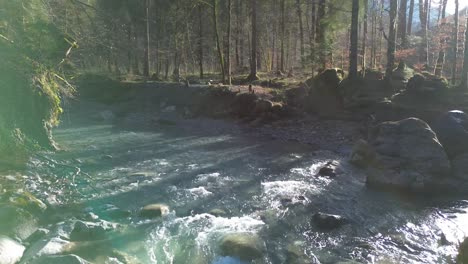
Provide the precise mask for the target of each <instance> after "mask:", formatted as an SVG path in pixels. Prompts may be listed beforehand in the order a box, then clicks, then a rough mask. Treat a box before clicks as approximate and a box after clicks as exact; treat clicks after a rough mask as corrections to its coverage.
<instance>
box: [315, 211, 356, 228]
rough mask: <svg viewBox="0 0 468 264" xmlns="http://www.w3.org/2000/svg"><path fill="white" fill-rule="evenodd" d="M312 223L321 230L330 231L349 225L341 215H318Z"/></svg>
mask: <svg viewBox="0 0 468 264" xmlns="http://www.w3.org/2000/svg"><path fill="white" fill-rule="evenodd" d="M312 222H313V223H314V224H315V225H316V226H317V227H318V228H320V229H325V230H330V229H335V228H338V227H340V226H342V225H344V224H346V223H348V220H347V219H346V218H344V217H343V216H340V215H333V214H325V213H316V214H314V216H313V217H312Z"/></svg>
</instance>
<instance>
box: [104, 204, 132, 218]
mask: <svg viewBox="0 0 468 264" xmlns="http://www.w3.org/2000/svg"><path fill="white" fill-rule="evenodd" d="M98 211H99V216H100V217H101V218H104V219H106V220H114V219H122V218H127V217H129V216H130V215H131V214H132V213H131V212H130V211H128V210H123V209H121V208H119V207H117V206H115V205H113V204H106V205H104V206H103V207H102V208H100V209H99V210H98Z"/></svg>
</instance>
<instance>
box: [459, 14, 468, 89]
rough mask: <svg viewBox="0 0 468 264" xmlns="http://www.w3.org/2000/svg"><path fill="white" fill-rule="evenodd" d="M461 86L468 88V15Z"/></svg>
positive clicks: (467, 18)
mask: <svg viewBox="0 0 468 264" xmlns="http://www.w3.org/2000/svg"><path fill="white" fill-rule="evenodd" d="M460 87H461V88H462V89H468V16H466V24H465V56H464V57H463V71H462V78H461V83H460Z"/></svg>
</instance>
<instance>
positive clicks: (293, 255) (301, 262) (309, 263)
mask: <svg viewBox="0 0 468 264" xmlns="http://www.w3.org/2000/svg"><path fill="white" fill-rule="evenodd" d="M286 263H288V264H320V261H319V260H318V259H317V257H316V256H314V255H312V257H309V256H307V255H306V254H305V253H304V249H303V245H302V243H301V242H300V241H296V242H294V243H291V244H289V245H288V247H287V248H286Z"/></svg>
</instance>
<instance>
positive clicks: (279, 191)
mask: <svg viewBox="0 0 468 264" xmlns="http://www.w3.org/2000/svg"><path fill="white" fill-rule="evenodd" d="M262 192H263V194H262V200H263V201H264V202H265V203H266V204H267V205H268V206H269V207H270V208H275V209H278V208H279V207H280V206H281V199H282V198H290V199H293V200H294V199H296V198H297V197H298V196H308V195H312V194H318V193H320V189H319V188H317V187H316V186H314V185H312V184H310V183H307V182H305V181H273V182H262Z"/></svg>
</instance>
